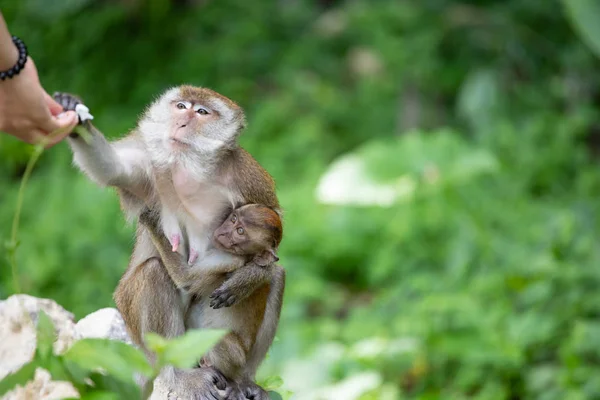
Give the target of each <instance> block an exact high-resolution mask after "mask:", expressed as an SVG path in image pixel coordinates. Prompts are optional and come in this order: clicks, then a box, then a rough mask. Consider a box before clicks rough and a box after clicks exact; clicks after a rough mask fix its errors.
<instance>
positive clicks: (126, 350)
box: [63, 339, 152, 383]
mask: <svg viewBox="0 0 600 400" xmlns="http://www.w3.org/2000/svg"><path fill="white" fill-rule="evenodd" d="M63 357H64V359H65V360H67V361H70V362H73V363H75V364H77V365H79V366H80V367H82V368H84V369H87V370H89V371H93V370H96V369H98V368H102V369H104V370H106V371H107V372H108V373H109V374H110V375H112V376H114V377H115V378H117V379H119V380H121V381H123V382H127V383H134V380H133V376H134V373H135V372H140V373H142V374H143V375H145V376H151V374H152V368H151V367H150V365H149V364H148V362H147V361H146V358H145V357H144V355H143V354H142V352H141V351H140V350H138V349H136V348H134V347H133V346H129V345H128V344H126V343H123V342H120V341H117V340H109V339H82V340H79V341H77V342H75V344H74V345H73V346H72V347H71V348H70V349H69V350H68V351H67V352H66V353H65V354H64V355H63Z"/></svg>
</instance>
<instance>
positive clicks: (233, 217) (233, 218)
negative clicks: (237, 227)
mask: <svg viewBox="0 0 600 400" xmlns="http://www.w3.org/2000/svg"><path fill="white" fill-rule="evenodd" d="M235 221H237V215H235V214H233V215H232V216H231V222H234V223H235Z"/></svg>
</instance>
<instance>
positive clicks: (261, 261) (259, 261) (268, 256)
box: [254, 249, 279, 267]
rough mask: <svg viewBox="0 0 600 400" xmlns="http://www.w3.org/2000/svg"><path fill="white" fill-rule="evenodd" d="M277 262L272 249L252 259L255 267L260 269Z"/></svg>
mask: <svg viewBox="0 0 600 400" xmlns="http://www.w3.org/2000/svg"><path fill="white" fill-rule="evenodd" d="M277 261H279V257H277V253H275V250H273V249H267V250H265V251H263V252H262V253H260V254H257V255H256V257H254V262H255V263H256V265H259V266H261V267H266V266H267V265H269V264H272V263H274V262H277Z"/></svg>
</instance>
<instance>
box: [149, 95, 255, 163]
mask: <svg viewBox="0 0 600 400" xmlns="http://www.w3.org/2000/svg"><path fill="white" fill-rule="evenodd" d="M244 126H245V117H244V113H243V110H242V109H241V108H240V107H239V106H238V105H237V104H235V103H234V102H233V101H231V100H229V99H228V98H227V97H225V96H222V95H220V94H218V93H216V92H214V91H212V90H210V89H205V88H197V87H192V86H181V87H178V88H173V89H170V90H168V91H167V92H166V93H165V94H163V95H162V96H161V97H160V98H159V99H158V100H157V101H156V102H155V103H153V104H152V105H151V106H150V107H149V108H148V110H147V111H146V113H145V115H144V117H143V118H142V119H141V120H140V130H141V133H142V136H143V137H144V138H145V140H146V142H147V144H148V147H149V150H150V151H151V154H152V155H153V159H154V160H155V161H156V162H158V163H159V164H166V165H168V164H172V163H173V162H177V161H190V163H188V164H190V165H188V166H190V167H193V164H194V163H195V164H198V163H202V162H203V161H206V160H212V158H213V157H212V156H213V155H214V154H215V153H216V152H217V151H218V150H219V149H222V148H227V147H232V146H234V145H235V143H236V140H237V138H238V136H239V134H240V132H241V130H242V128H243V127H244Z"/></svg>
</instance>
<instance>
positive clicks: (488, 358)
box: [0, 0, 600, 400]
mask: <svg viewBox="0 0 600 400" xmlns="http://www.w3.org/2000/svg"><path fill="white" fill-rule="evenodd" d="M54 3H56V4H54ZM40 4H41V2H39V1H37V0H36V1H33V0H30V1H23V2H12V3H11V4H7V5H6V6H5V7H3V10H2V11H3V14H4V15H5V16H6V17H7V19H8V22H9V26H10V27H11V31H13V33H14V34H17V35H20V36H21V37H23V39H24V40H25V41H26V42H27V44H28V46H29V48H30V51H31V53H32V55H33V58H34V59H35V61H36V65H37V66H38V69H39V72H40V77H41V80H42V82H43V83H44V86H45V87H46V89H47V90H48V91H49V92H52V91H54V90H63V91H69V92H74V93H77V94H79V95H81V97H82V98H83V99H84V101H85V102H86V104H87V105H88V106H89V107H90V109H91V112H92V113H93V114H94V116H95V118H96V120H95V121H96V124H97V125H98V126H99V127H100V128H101V129H102V130H103V131H104V132H106V134H107V135H108V136H111V137H117V136H120V135H122V134H123V133H124V132H125V131H127V130H128V129H130V128H132V127H133V126H134V125H135V119H136V116H137V115H139V113H140V112H141V111H142V110H143V107H144V106H145V105H146V104H147V103H148V102H149V100H150V99H152V98H153V97H154V96H155V95H156V94H157V93H159V92H160V91H162V90H163V89H165V88H166V87H168V86H171V85H176V84H179V83H183V82H188V83H192V84H198V85H206V86H209V87H212V88H213V89H215V90H217V91H220V92H222V93H224V94H226V95H228V96H230V97H231V98H233V99H235V100H236V101H238V102H239V103H240V104H241V105H242V106H243V107H244V108H245V109H246V110H247V113H248V120H249V128H248V130H247V132H245V133H244V135H243V136H242V144H243V145H244V146H245V147H246V148H247V149H248V150H249V151H250V152H251V153H252V154H253V155H254V156H255V157H256V158H257V159H258V160H259V161H260V162H261V163H262V164H263V165H264V166H265V167H266V168H267V169H268V170H269V172H271V173H272V174H273V175H274V177H275V178H276V181H277V184H278V191H279V194H280V198H281V202H282V204H283V206H284V208H285V235H284V240H283V242H282V246H281V249H280V253H279V254H280V257H281V262H282V264H283V265H284V266H285V267H286V269H287V271H288V273H287V286H286V299H285V303H284V308H283V313H282V320H281V324H280V329H279V332H278V336H279V338H280V340H279V341H277V342H276V343H275V344H274V345H273V347H272V351H271V353H270V355H269V357H268V359H267V361H266V362H265V365H264V366H263V368H262V370H261V371H260V374H259V382H261V383H263V384H264V385H266V386H268V387H271V386H273V387H276V386H277V384H278V382H269V381H268V380H266V379H265V377H268V376H269V375H281V376H282V378H283V381H284V384H283V385H282V386H281V387H280V388H278V389H276V390H277V392H278V393H280V394H281V395H282V397H283V398H287V397H286V396H288V395H289V393H288V392H287V391H288V390H290V391H293V392H294V393H295V395H297V396H298V397H301V396H302V395H305V394H306V395H311V394H315V393H316V394H321V395H323V397H325V398H327V396H329V398H336V397H335V396H336V395H337V396H338V397H337V398H353V397H352V396H355V398H360V399H361V400H365V399H384V400H385V399H408V398H415V399H426V398H451V399H466V398H479V399H496V398H498V399H504V398H513V399H517V398H518V399H526V398H527V399H528V398H536V399H537V398H539V399H548V400H553V399H566V398H581V399H593V398H596V397H597V393H599V392H600V383H599V381H598V376H600V374H599V373H600V369H599V367H598V360H599V357H598V356H599V355H598V351H597V349H598V348H600V336H599V335H598V323H599V320H598V316H599V315H600V308H599V307H600V306H599V305H600V301H599V300H600V298H599V295H598V293H597V287H598V285H599V284H600V273H599V272H598V269H597V266H598V265H600V250H599V249H598V246H597V241H598V232H600V229H599V228H600V225H599V224H600V220H599V217H598V216H599V215H600V205H599V203H598V198H599V197H600V169H599V168H598V162H597V154H598V127H599V126H600V115H599V114H598V111H597V110H598V98H599V97H598V93H600V75H598V73H597V72H598V69H599V67H600V61H599V58H598V57H597V55H598V51H599V50H598V49H599V47H598V41H599V40H600V36H599V34H598V33H597V29H598V28H597V23H595V21H597V20H598V18H596V17H595V16H596V14H597V13H598V10H596V9H597V4H596V2H594V1H584V0H563V1H559V0H550V1H548V0H507V1H503V2H497V1H492V0H482V1H477V2H475V1H462V2H458V1H452V0H435V1H421V2H414V1H397V0H382V1H378V2H372V1H366V0H358V1H340V0H338V1H336V0H334V1H307V0H300V1H286V2H282V1H275V0H273V1H260V2H239V1H235V0H221V1H218V2H217V1H205V2H180V1H171V2H169V1H161V2H142V1H133V2H103V1H100V0H85V1H69V2H62V3H61V2H53V3H52V5H50V4H45V2H44V5H43V6H42V5H40ZM167 27H168V28H167ZM50 50H51V51H50ZM31 154H32V149H31V148H30V147H28V146H25V145H22V144H19V143H17V142H16V141H14V140H12V139H11V138H7V137H1V138H0V173H1V174H2V176H4V177H6V179H1V180H0V199H2V204H3V205H4V206H3V207H2V208H0V236H2V237H3V241H4V240H8V241H10V238H11V234H10V225H11V221H12V218H13V216H14V211H15V204H16V202H17V195H18V187H19V182H20V179H21V177H22V175H23V172H24V168H25V166H26V163H27V161H28V160H29V157H30V156H31ZM70 159H71V156H70V154H69V150H68V148H67V147H66V145H64V144H61V145H58V146H56V147H54V148H52V149H51V150H50V151H47V152H44V154H43V155H42V157H41V158H40V162H39V165H38V166H37V167H36V169H35V170H34V171H33V173H32V175H31V179H30V183H29V184H28V187H27V190H26V192H25V195H24V198H23V213H22V218H21V225H20V226H21V227H20V230H19V232H20V233H19V238H18V239H19V240H20V245H19V248H18V252H17V254H16V261H17V262H18V266H19V278H20V280H19V281H20V283H21V289H22V291H24V292H27V293H30V294H32V295H36V296H43V297H51V298H53V299H56V300H57V301H59V302H60V303H61V304H62V305H63V306H65V307H66V308H68V309H70V310H73V311H74V312H75V314H76V315H77V316H78V317H81V316H83V315H85V314H86V313H88V312H91V311H93V310H95V309H97V308H99V307H104V306H109V305H111V304H112V299H111V294H112V291H113V290H114V287H115V285H116V283H117V281H118V279H119V277H120V275H121V274H122V273H123V271H124V268H125V266H126V264H127V261H128V258H129V254H130V252H131V247H132V237H133V227H131V226H126V225H125V224H124V221H123V217H122V215H121V212H120V210H119V206H118V202H117V198H116V196H115V195H114V193H113V192H112V191H110V190H106V189H100V188H98V187H97V186H95V185H94V184H93V183H91V182H89V181H88V180H87V179H86V178H85V177H83V176H82V175H81V174H80V173H78V172H76V171H75V169H74V168H72V167H71V166H70ZM348 159H350V160H358V163H359V166H360V167H361V168H363V170H364V172H365V176H366V177H364V178H365V179H367V178H368V179H371V180H372V181H373V187H375V188H380V187H381V186H378V185H383V187H384V188H385V187H391V189H392V192H393V193H397V196H395V197H393V196H392V197H391V198H392V200H391V201H389V202H387V203H386V204H384V205H381V206H378V205H374V204H363V205H362V206H359V205H356V204H353V203H351V202H344V201H342V200H340V199H344V198H346V199H347V198H348V196H349V195H348V193H346V192H344V190H346V189H347V188H348V187H352V185H353V184H354V192H355V193H358V194H360V195H361V196H363V197H364V196H367V195H368V193H366V192H367V190H366V189H365V188H367V186H366V184H365V183H364V182H363V181H362V180H359V179H357V178H356V176H352V175H350V176H349V177H347V178H346V182H342V183H344V184H339V186H336V187H334V188H328V189H331V190H333V189H335V191H334V193H335V194H336V196H337V197H335V198H337V199H338V200H337V201H333V202H332V201H330V202H321V201H320V200H319V198H320V197H319V196H320V195H321V193H320V191H319V190H317V188H319V187H320V186H319V184H320V183H321V182H322V179H323V177H324V176H327V173H328V172H331V171H332V170H334V169H335V168H336V165H339V164H340V162H342V164H343V162H344V161H345V160H348ZM361 179H362V178H361ZM358 182H360V185H359V184H358ZM363 184H364V185H365V186H363ZM342 189H343V190H342ZM363 192H364V193H363ZM340 193H341V194H340ZM11 243H12V242H11ZM12 245H13V247H14V245H15V243H12ZM8 266H9V264H8V263H4V261H3V260H1V261H0V278H1V279H0V294H2V295H4V296H6V295H8V294H10V293H12V291H13V286H12V283H11V275H10V268H8ZM3 267H4V268H3ZM73 276H76V277H77V282H76V283H73ZM159 345H160V346H162V344H159ZM182 346H183V347H182V348H184V347H185V348H187V345H182ZM98 362H100V361H98ZM185 363H187V360H185ZM117 364H118V362H117ZM60 365H63V364H60ZM69 368H73V367H72V365H71V364H69ZM78 368H79V369H81V367H78ZM64 369H65V371H67V372H64V373H65V374H66V373H69V374H74V373H75V372H69V371H71V370H70V369H68V368H67V367H66V366H65V367H64ZM78 371H79V370H78ZM30 373H31V371H29V372H28V371H27V370H25V371H24V372H23V374H25V376H28V375H27V374H30ZM87 373H89V372H87V371H83V372H81V374H83V375H85V374H87ZM117 375H118V374H117ZM108 376H109V377H110V376H112V375H108ZM10 379H13V378H10ZM10 379H9V380H10ZM94 379H97V377H95V378H94ZM114 382H121V381H119V380H118V379H116V378H115V379H114ZM3 384H4V382H3ZM103 387H104V388H109V387H110V385H109V384H108V383H107V384H104V386H103ZM103 390H104V389H103ZM94 395H95V396H101V395H100V394H98V393H94Z"/></svg>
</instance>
